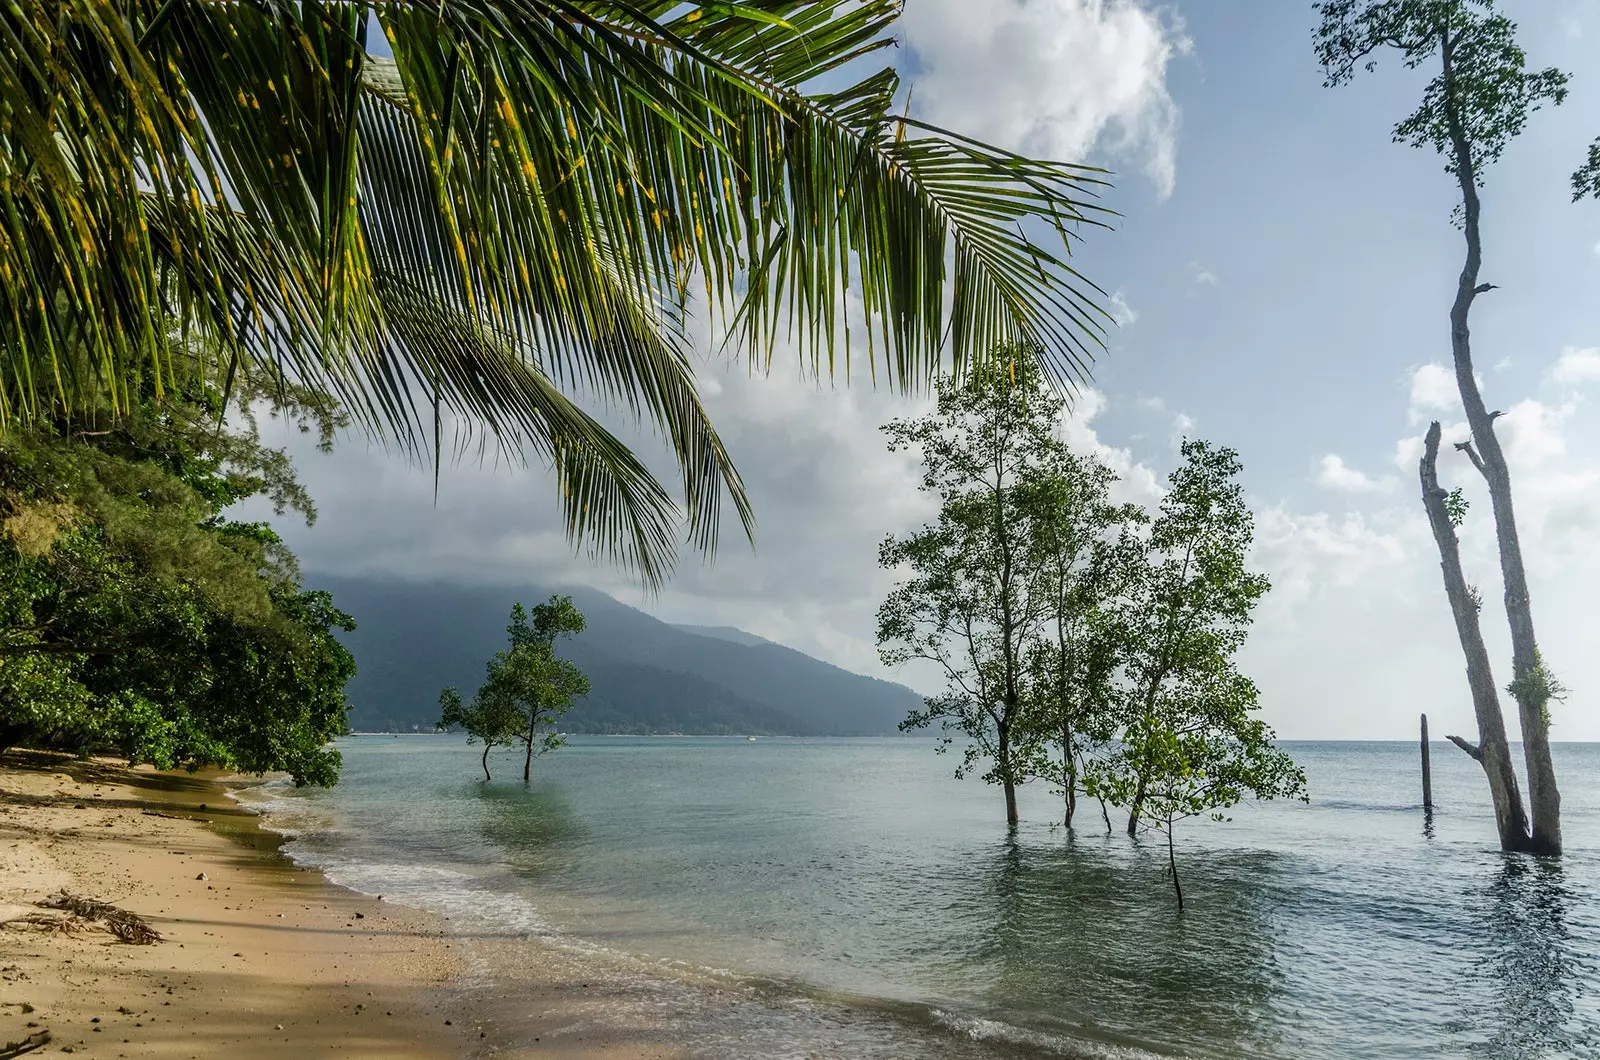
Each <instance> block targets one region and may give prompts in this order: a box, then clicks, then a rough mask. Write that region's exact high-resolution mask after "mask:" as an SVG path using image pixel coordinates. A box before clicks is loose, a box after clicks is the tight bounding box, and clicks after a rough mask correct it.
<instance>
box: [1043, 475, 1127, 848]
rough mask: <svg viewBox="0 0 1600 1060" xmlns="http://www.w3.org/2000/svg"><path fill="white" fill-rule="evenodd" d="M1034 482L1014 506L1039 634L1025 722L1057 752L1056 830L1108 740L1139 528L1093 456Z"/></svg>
mask: <svg viewBox="0 0 1600 1060" xmlns="http://www.w3.org/2000/svg"><path fill="white" fill-rule="evenodd" d="M1054 465H1055V466H1054V467H1052V468H1050V469H1049V470H1047V471H1046V472H1044V473H1042V474H1040V475H1039V476H1037V477H1035V478H1034V479H1033V480H1032V481H1031V482H1030V483H1029V484H1028V486H1027V488H1026V489H1025V490H1024V496H1023V503H1024V504H1025V505H1026V506H1027V508H1028V511H1029V517H1030V518H1029V521H1030V525H1031V526H1032V529H1033V540H1032V541H1031V543H1030V562H1029V568H1030V569H1031V570H1033V571H1035V572H1036V574H1037V577H1038V584H1037V588H1036V590H1035V591H1036V592H1038V593H1040V594H1041V595H1042V596H1043V597H1044V599H1045V601H1046V612H1045V619H1044V633H1043V636H1042V637H1041V638H1040V643H1039V644H1038V645H1037V646H1036V647H1035V649H1034V653H1033V656H1032V659H1031V665H1032V668H1033V670H1034V671H1035V678H1034V680H1033V682H1032V685H1033V688H1034V692H1035V695H1036V697H1037V702H1036V705H1035V710H1034V711H1032V712H1031V713H1032V718H1031V720H1032V722H1033V724H1035V725H1036V726H1038V728H1039V735H1040V736H1041V737H1042V738H1043V739H1045V740H1047V741H1050V742H1053V743H1056V744H1057V745H1058V749H1059V753H1060V763H1059V764H1060V772H1059V777H1060V781H1061V795H1062V800H1063V802H1064V804H1065V806H1064V814H1063V817H1062V823H1063V824H1064V825H1066V826H1067V827H1068V828H1070V827H1072V818H1073V814H1074V813H1075V812H1076V810H1077V803H1078V792H1079V790H1080V788H1081V787H1082V781H1081V774H1082V772H1083V767H1082V763H1083V760H1084V756H1085V754H1086V753H1088V752H1089V751H1090V750H1091V748H1093V747H1097V746H1100V745H1103V744H1104V743H1105V742H1106V741H1107V740H1108V739H1109V735H1110V725H1111V723H1112V717H1111V711H1110V706H1111V700H1110V692H1111V690H1112V687H1113V680H1112V679H1113V676H1114V674H1115V671H1116V668H1117V666H1118V662H1119V658H1120V654H1121V638H1120V636H1119V634H1118V631H1117V628H1116V624H1115V622H1114V621H1111V618H1112V616H1113V614H1114V611H1115V609H1114V608H1113V607H1112V604H1113V602H1114V601H1115V600H1116V599H1117V598H1118V597H1119V596H1120V595H1121V594H1122V593H1123V592H1124V591H1125V590H1126V588H1127V586H1128V585H1129V584H1130V579H1131V578H1132V577H1133V576H1134V572H1135V569H1136V568H1135V564H1136V562H1137V560H1138V558H1139V554H1140V550H1139V548H1138V545H1137V541H1136V540H1135V538H1134V537H1133V534H1132V531H1133V529H1134V528H1135V527H1137V526H1138V525H1140V524H1142V523H1144V522H1146V521H1147V519H1146V517H1145V514H1144V512H1143V510H1142V509H1141V508H1139V506H1138V505H1134V504H1125V505H1117V504H1112V503H1111V501H1110V490H1111V486H1112V484H1113V483H1114V482H1115V481H1116V478H1117V476H1116V473H1115V472H1113V471H1112V470H1111V468H1109V467H1107V466H1106V465H1105V464H1104V463H1102V462H1101V461H1100V460H1099V459H1097V458H1096V457H1094V456H1082V455H1079V454H1075V453H1070V452H1069V453H1064V454H1061V455H1060V456H1059V457H1058V459H1057V460H1056V461H1054Z"/></svg>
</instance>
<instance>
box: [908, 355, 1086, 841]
mask: <svg viewBox="0 0 1600 1060" xmlns="http://www.w3.org/2000/svg"><path fill="white" fill-rule="evenodd" d="M936 386H937V395H938V402H937V407H936V409H935V411H934V412H933V414H932V415H929V416H924V417H920V418H918V419H910V420H896V421H894V422H892V423H890V424H888V425H886V426H885V427H884V431H885V433H887V434H888V436H889V448H890V450H891V451H900V450H907V449H911V450H917V451H920V453H921V455H922V465H923V474H922V485H921V488H922V490H923V491H924V492H926V493H931V494H933V495H934V496H936V497H938V498H939V500H940V510H939V516H938V519H937V521H935V522H933V523H931V524H928V525H926V526H923V527H922V528H921V529H918V530H915V531H913V532H912V533H910V534H908V535H906V536H904V537H890V538H888V539H886V540H885V541H884V542H883V544H882V546H880V548H879V550H878V564H879V566H881V567H883V568H884V569H885V570H894V571H902V572H904V573H905V574H906V575H907V577H906V580H904V581H902V582H901V583H900V584H899V585H898V586H896V587H895V589H894V590H893V591H892V592H891V593H890V594H889V596H888V598H887V599H885V600H884V602H883V604H882V606H881V607H879V608H878V654H879V655H880V657H881V658H882V659H883V661H884V663H885V664H886V665H889V666H899V665H901V664H902V663H906V662H909V661H911V660H914V659H921V660H925V661H927V662H930V663H932V664H933V665H934V666H936V667H938V669H939V671H940V672H941V674H942V676H943V677H944V679H945V683H946V690H945V691H944V692H943V693H942V694H940V695H937V696H930V697H929V698H928V699H927V700H926V701H925V707H924V709H923V710H920V711H916V712H914V713H913V714H911V716H910V717H908V718H906V720H905V721H903V722H901V724H900V727H901V728H902V729H906V730H910V729H921V728H926V727H928V726H931V725H938V726H939V727H940V729H941V731H942V732H943V734H944V737H945V740H944V742H943V743H942V744H941V745H940V749H941V750H944V749H945V748H946V747H948V746H949V743H950V741H951V739H952V738H953V737H954V736H956V735H960V736H963V737H965V738H966V739H967V741H968V742H967V745H966V749H965V753H964V755H963V759H962V763H961V765H960V767H958V768H957V770H956V775H957V776H958V777H959V776H965V775H966V773H967V772H968V771H969V770H971V769H972V768H973V767H974V766H976V765H977V764H978V763H979V762H982V761H987V762H989V763H990V768H989V770H988V772H986V773H985V774H984V779H985V780H987V781H989V782H990V783H993V784H999V785H1000V786H1001V787H1002V788H1004V790H1005V799H1006V822H1007V823H1008V824H1012V825H1014V824H1016V823H1017V794H1016V788H1017V785H1018V784H1020V783H1022V781H1023V780H1025V779H1026V778H1027V777H1028V776H1029V775H1030V772H1031V771H1032V759H1033V758H1035V757H1036V756H1037V755H1038V753H1039V747H1040V742H1039V734H1038V732H1037V727H1036V726H1031V725H1029V724H1028V723H1027V719H1026V718H1025V713H1026V711H1027V709H1028V707H1029V704H1030V702H1031V699H1032V696H1033V693H1032V691H1031V689H1030V684H1031V682H1030V678H1031V677H1033V676H1035V673H1036V670H1035V668H1033V667H1030V665H1029V663H1030V659H1031V658H1033V657H1034V656H1035V655H1036V653H1037V650H1038V648H1039V647H1040V645H1041V643H1042V641H1041V636H1042V633H1043V628H1044V622H1045V619H1046V615H1047V613H1048V608H1049V595H1048V593H1046V592H1042V591H1040V590H1041V588H1042V585H1041V579H1040V577H1039V571H1038V570H1037V569H1035V567H1034V566H1033V564H1034V563H1035V562H1036V561H1037V560H1038V558H1039V552H1038V549H1037V548H1035V547H1034V546H1035V543H1036V538H1037V534H1036V532H1035V530H1036V528H1035V525H1034V520H1035V519H1036V518H1037V517H1038V515H1039V514H1040V511H1039V505H1038V504H1036V503H1030V502H1032V501H1034V500H1036V499H1037V497H1036V495H1037V493H1038V491H1039V489H1040V488H1041V486H1042V483H1043V480H1044V478H1045V476H1046V475H1047V474H1049V473H1051V472H1052V471H1054V470H1056V469H1058V468H1059V466H1060V465H1061V464H1062V462H1063V461H1064V460H1066V459H1068V458H1069V457H1070V454H1068V453H1067V450H1066V446H1065V445H1064V444H1063V443H1062V442H1061V441H1060V439H1058V438H1057V437H1056V428H1057V426H1058V424H1059V422H1060V418H1061V414H1062V411H1063V409H1064V406H1065V402H1064V401H1063V400H1062V399H1061V398H1060V396H1058V395H1057V394H1055V393H1053V392H1052V391H1051V390H1050V389H1049V387H1048V386H1047V385H1046V384H1045V382H1044V381H1043V379H1041V378H1040V374H1039V371H1038V369H1037V367H1036V366H1035V360H1034V358H1033V356H1032V355H1031V353H1030V352H1029V351H1027V350H1021V349H1017V350H1010V351H1003V352H1002V354H1001V355H999V356H997V357H996V358H995V363H994V366H993V368H992V369H990V370H986V371H982V372H974V373H973V374H972V375H970V376H968V377H967V378H965V379H962V380H952V379H941V380H939V381H938V383H937V384H936Z"/></svg>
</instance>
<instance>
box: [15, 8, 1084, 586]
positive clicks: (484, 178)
mask: <svg viewBox="0 0 1600 1060" xmlns="http://www.w3.org/2000/svg"><path fill="white" fill-rule="evenodd" d="M899 10H900V7H899V3H898V2H897V0H859V2H851V3H843V2H828V0H701V2H698V3H687V4H685V3H670V2H666V0H632V2H627V0H451V2H450V3H448V4H439V3H437V2H436V0H387V2H383V3H378V2H376V0H365V2H357V0H344V2H340V0H294V2H290V0H256V2H254V3H249V4H244V3H212V2H204V0H163V2H157V0H59V2H56V0H18V3H16V4H12V5H10V6H8V7H7V8H6V9H5V10H4V11H0V279H3V280H4V281H5V284H4V286H5V290H4V291H3V292H0V328H4V339H3V341H0V346H3V349H0V429H3V428H4V425H5V424H7V423H10V422H14V421H16V420H18V419H24V420H26V419H31V418H35V417H38V416H41V415H49V414H52V411H53V410H59V409H61V408H64V407H70V406H71V405H72V404H73V403H74V402H81V401H82V399H83V397H84V395H87V394H90V393H93V394H94V395H96V401H102V400H103V399H105V398H106V397H107V396H109V398H110V403H111V404H112V405H113V406H116V405H117V404H118V403H119V402H120V403H122V404H126V400H125V395H126V392H127V388H128V387H129V386H130V385H132V381H134V380H146V379H153V380H154V381H155V383H156V385H157V386H159V385H160V381H161V379H162V378H163V377H164V376H165V375H167V374H169V373H170V369H171V364H170V359H171V358H172V357H174V356H182V352H181V351H182V348H183V346H182V344H179V345H178V346H176V347H169V344H168V342H167V340H166V338H165V335H166V331H167V329H166V326H165V323H166V320H167V319H168V318H169V317H172V316H176V317H177V318H178V319H179V321H180V322H181V323H182V326H183V327H185V328H190V329H195V330H198V331H200V332H202V333H204V334H205V336H206V337H207V338H208V339H210V340H211V345H212V347H213V348H221V349H223V350H224V351H226V353H227V355H228V358H229V359H228V360H227V361H226V363H225V364H224V366H223V369H222V370H226V371H228V372H229V373H230V374H232V373H235V372H247V373H248V372H251V371H255V370H262V371H271V372H276V373H279V374H281V375H282V376H284V377H285V378H290V379H293V380H295V381H296V382H297V383H300V384H304V385H307V386H310V387H313V388H320V389H321V390H322V391H325V392H326V394H327V395H328V396H330V397H335V398H337V399H339V400H340V401H342V402H344V403H345V404H346V405H347V406H348V407H350V408H351V410H352V413H353V415H355V417H356V418H357V420H358V422H360V423H361V424H362V425H363V426H364V427H365V428H367V429H368V430H369V431H371V432H372V433H374V434H376V435H379V436H381V437H384V438H388V439H393V440H395V441H398V442H399V443H400V444H401V445H402V446H403V447H405V448H406V449H408V450H409V451H412V452H415V453H432V454H433V457H434V459H438V456H439V450H440V448H441V447H442V445H443V438H442V437H441V433H440V431H441V428H440V425H441V423H442V422H443V419H444V416H445V414H446V413H449V418H450V419H451V421H452V422H454V423H461V424H466V425H468V429H469V430H476V431H477V432H479V440H480V441H483V440H492V441H493V442H494V443H495V444H498V445H500V446H502V447H503V448H505V449H506V450H508V451H511V452H521V451H523V450H524V449H527V450H529V451H531V452H532V453H533V454H536V455H537V456H539V457H541V458H543V459H545V460H547V461H549V462H550V463H551V464H552V465H553V466H554V467H555V469H556V470H557V473H558V476H559V478H560V484H561V490H562V497H563V500H562V504H563V506H564V507H563V511H564V513H565V515H566V520H567V526H568V528H569V531H570V532H571V533H572V535H573V537H574V539H575V540H578V541H584V542H588V543H589V544H591V545H595V546H597V547H598V548H599V549H600V551H601V552H602V553H604V554H606V555H610V556H612V557H613V558H615V559H617V560H618V561H619V562H622V563H624V564H626V565H629V566H631V567H633V568H635V569H637V570H638V571H639V572H640V573H641V574H643V575H644V576H645V578H646V579H647V580H655V579H658V578H659V577H661V576H662V575H663V574H664V573H665V571H666V570H667V569H668V567H669V566H670V562H671V559H672V556H673V554H674V553H675V550H676V549H675V544H674V541H673V537H674V535H673V533H672V532H671V531H670V526H671V524H672V521H673V520H674V519H676V518H679V517H681V518H682V519H684V521H685V522H686V523H687V527H688V534H689V540H690V541H691V542H692V543H693V544H694V546H695V547H697V548H700V549H702V550H705V551H708V552H709V551H710V550H712V549H713V548H714V547H715V545H716V541H717V536H718V535H717V527H718V522H719V518H720V514H721V512H722V510H723V508H724V506H725V505H726V503H727V501H728V499H729V498H731V499H732V504H733V507H734V510H735V512H736V513H737V515H738V517H739V518H740V520H741V522H742V524H743V526H744V528H745V530H746V532H747V533H748V532H749V531H750V528H751V525H752V517H751V513H750V509H749V506H748V503H747V501H746V499H745V497H744V493H743V489H742V485H741V483H740V480H739V476H738V473H737V471H736V470H735V469H734V467H733V464H732V462H731V461H730V460H729V458H728V454H727V453H726V451H725V450H724V448H723V446H722V444H721V442H720V440H719V439H718V438H717V435H716V432H715V430H714V429H713V427H712V425H711V424H710V423H709V422H708V420H707V417H706V415H705V411H704V409H703V407H702V406H701V404H700V402H699V399H698V396H697V394H696V391H695V386H694V378H693V372H692V370H691V368H690V364H689V361H688V358H687V356H686V350H687V349H688V348H689V345H690V339H689V335H688V331H687V329H686V325H685V321H686V320H688V319H690V318H691V317H692V316H695V315H697V314H699V313H701V312H702V310H703V312H704V313H705V314H707V315H708V316H709V317H710V318H711V322H712V323H713V325H714V326H717V327H719V329H720V330H721V331H722V332H724V333H726V334H728V335H730V336H732V337H733V338H734V339H735V340H736V341H737V342H738V343H739V344H740V345H741V346H742V348H743V350H744V351H745V353H746V354H747V355H748V356H749V357H750V358H751V359H752V363H753V364H755V365H757V366H759V367H763V368H764V367H766V366H768V365H770V363H771V358H772V357H773V355H774V352H775V350H776V349H777V348H778V347H779V345H780V343H781V342H783V341H785V340H787V341H788V342H789V343H790V344H791V345H792V346H793V347H794V349H795V353H796V355H797V356H798V357H800V358H801V359H802V361H803V362H804V363H807V364H809V365H811V366H812V367H813V369H814V370H816V371H818V372H823V371H827V372H834V371H836V370H838V368H839V367H840V366H841V365H842V366H843V368H844V370H845V371H846V372H847V373H848V371H849V370H850V365H851V363H852V362H851V358H852V356H853V352H852V350H853V344H855V345H856V346H858V345H859V343H860V341H861V340H860V339H858V338H857V337H856V335H855V334H854V333H853V332H852V329H851V327H850V316H851V314H850V313H849V312H847V310H846V306H847V304H848V300H847V297H846V295H847V293H848V292H853V293H854V297H855V298H856V299H858V300H859V305H860V306H861V308H862V310H864V314H865V319H866V325H867V326H866V328H865V331H864V333H863V334H862V336H861V337H862V338H864V339H865V341H866V357H867V362H868V364H869V367H870V368H871V370H872V373H873V375H874V377H876V378H881V379H883V380H885V381H886V382H887V383H889V384H890V385H893V386H897V387H915V386H918V385H921V384H923V383H925V382H926V381H927V380H928V379H929V378H931V377H932V375H933V374H934V373H935V372H936V371H937V370H938V369H939V368H940V367H941V365H943V364H946V363H948V364H949V365H951V366H952V367H954V368H955V369H956V370H957V371H962V370H965V369H966V368H968V367H970V366H973V365H981V364H982V363H984V361H985V359H986V358H987V357H989V355H990V351H991V350H992V349H995V348H997V347H999V346H1001V345H1003V344H1008V343H1009V344H1021V345H1025V346H1027V347H1028V348H1030V349H1037V350H1039V351H1040V356H1041V358H1042V360H1043V361H1044V363H1045V365H1046V367H1047V368H1048V369H1049V370H1050V371H1051V372H1052V373H1053V374H1054V375H1055V376H1056V377H1057V378H1058V379H1061V380H1064V381H1068V382H1070V381H1073V380H1076V379H1080V378H1082V377H1083V376H1084V374H1085V373H1086V372H1087V371H1088V367H1089V364H1090V361H1091V359H1092V356H1093V354H1094V353H1095V351H1096V350H1097V349H1098V348H1099V346H1100V344H1101V341H1102V337H1103V334H1104V328H1105V326H1106V324H1107V322H1108V318H1107V317H1106V316H1105V314H1104V313H1103V311H1102V310H1101V309H1100V308H1099V306H1098V304H1097V299H1098V298H1099V297H1101V296H1102V295H1103V292H1101V291H1100V290H1099V288H1097V287H1095V286H1094V285H1093V284H1092V283H1090V282H1089V281H1087V280H1086V279H1084V278H1083V277H1082V276H1080V275H1079V274H1078V273H1077V272H1076V271H1075V270H1074V269H1073V268H1072V267H1071V266H1070V264H1069V259H1070V253H1071V250H1072V246H1073V243H1074V241H1075V240H1076V239H1077V237H1078V234H1079V232H1081V231H1082V230H1083V229H1084V228H1085V227H1090V226H1095V225H1100V224H1103V223H1104V218H1105V217H1106V216H1107V212H1106V211H1104V210H1102V209H1100V208H1099V207H1097V206H1096V205H1095V204H1094V201H1093V200H1094V195H1095V193H1096V191H1097V190H1098V188H1099V187H1100V186H1102V184H1103V176H1102V175H1101V173H1100V172H1099V171H1098V170H1094V169H1092V168H1088V167H1082V166H1076V165H1071V164H1066V163H1057V162H1044V161H1037V160H1032V159H1027V158H1023V157H1021V156H1018V155H1015V154H1012V153H1010V152H1006V151H1003V150H1000V149H997V148H995V147H992V146H989V145H986V144H984V143H982V142H979V141H977V140H973V139H970V138H966V137H962V136H959V135H956V134H953V133H950V132H948V131H945V130H942V129H938V128H935V127H933V126H930V125H928V124H926V123H922V122H919V121H916V120H914V119H911V118H909V117H903V116H896V115H895V114H894V113H893V107H894V104H895V100H896V98H897V94H898V91H899V81H898V77H897V75H896V74H895V72H894V70H893V69H892V68H889V67H884V68H882V69H878V70H872V71H868V72H867V73H866V75H865V76H863V77H860V78H859V79H858V80H856V81H855V82H854V83H853V84H844V79H845V78H846V76H847V74H848V72H849V71H852V70H858V69H860V68H861V67H862V65H863V64H864V63H870V62H871V59H872V56H873V55H874V54H875V53H876V52H878V51H879V50H881V49H883V48H885V47H887V46H888V45H890V44H891V43H892V37H891V35H890V34H891V31H892V26H893V22H894V20H895V18H896V17H897V16H898V14H899ZM373 26H377V27H379V28H381V31H382V33H383V34H384V36H385V37H386V38H387V43H388V50H389V51H390V52H392V55H393V58H392V60H389V59H380V58H377V57H375V56H374V55H372V54H371V52H372V51H373V50H374V47H375V43H374V42H372V41H369V40H368V39H367V35H368V33H369V31H370V29H371V27H373ZM702 299H703V300H702ZM253 366H260V368H259V369H258V368H256V367H253ZM577 393H585V394H590V395H594V396H596V397H597V398H598V399H599V400H601V401H603V402H606V403H609V404H611V405H614V406H618V407H621V408H624V409H627V410H629V411H631V412H632V413H633V414H634V415H635V416H637V417H639V418H640V419H641V420H644V421H646V422H648V423H649V424H650V425H651V426H652V427H653V428H654V429H655V430H656V431H657V432H658V433H659V434H660V436H661V437H662V438H663V439H665V440H666V442H667V444H668V446H669V447H670V448H671V450H672V452H673V453H674V455H675V457H676V459H677V462H678V466H679V470H680V477H681V485H682V494H683V510H682V512H681V513H679V514H674V512H673V507H672V505H671V503H670V501H669V500H667V499H666V498H667V495H666V494H665V493H664V492H663V491H662V489H661V487H660V486H659V484H658V483H657V482H656V481H655V479H654V478H652V477H651V476H650V475H649V473H648V472H647V471H646V470H645V469H644V467H643V465H642V464H640V463H639V462H638V461H637V460H636V459H634V458H633V457H632V456H631V454H628V453H627V452H626V449H625V447H623V446H622V445H621V443H619V442H618V441H617V440H616V439H615V438H614V437H612V436H611V435H609V434H607V433H606V432H604V431H603V430H602V429H600V428H599V426H598V424H597V423H596V422H595V421H594V420H593V419H591V418H589V417H588V416H587V415H586V414H584V413H582V412H581V411H580V410H579V409H578V408H577V406H576V405H575V404H574V403H573V401H572V398H573V395H574V394H577Z"/></svg>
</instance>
